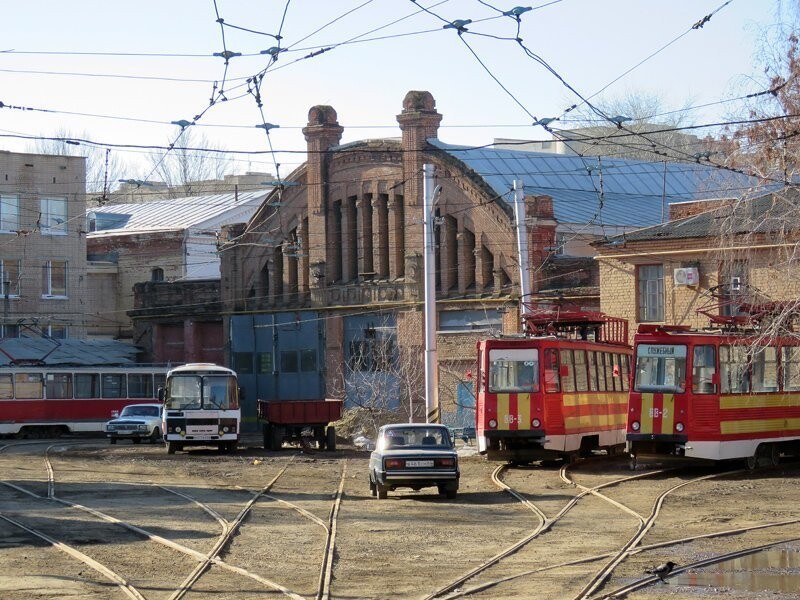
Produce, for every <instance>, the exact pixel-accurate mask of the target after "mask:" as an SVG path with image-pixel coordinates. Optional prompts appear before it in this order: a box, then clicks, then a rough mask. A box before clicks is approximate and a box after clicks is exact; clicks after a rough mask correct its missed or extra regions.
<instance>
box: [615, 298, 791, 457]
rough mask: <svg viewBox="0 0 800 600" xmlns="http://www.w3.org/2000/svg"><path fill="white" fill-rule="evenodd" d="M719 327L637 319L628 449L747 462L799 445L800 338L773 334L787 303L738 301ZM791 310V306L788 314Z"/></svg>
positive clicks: (717, 321)
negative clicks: (773, 323) (774, 319)
mask: <svg viewBox="0 0 800 600" xmlns="http://www.w3.org/2000/svg"><path fill="white" fill-rule="evenodd" d="M736 308H737V310H736V311H735V312H736V314H735V315H733V316H725V315H718V314H711V312H710V311H706V310H702V309H703V307H701V309H699V312H701V313H702V314H705V315H707V316H708V317H709V318H710V320H711V323H712V325H715V326H716V328H715V329H707V330H695V329H691V328H689V327H685V326H668V325H640V326H639V330H638V332H637V333H636V335H635V336H634V352H635V358H636V366H635V378H634V381H633V387H632V389H631V392H630V400H629V413H628V424H627V451H628V452H629V453H630V454H631V467H632V468H635V466H636V463H637V461H639V460H646V459H658V458H666V457H685V458H692V459H706V460H712V461H722V460H733V459H743V460H744V461H745V464H746V466H747V467H748V468H750V469H754V468H756V467H757V466H759V465H760V464H772V465H776V464H778V462H779V460H780V456H781V454H782V453H790V454H798V453H800V339H798V336H797V334H796V333H794V334H793V335H787V334H789V333H791V332H789V331H785V332H784V333H783V334H781V333H779V332H778V331H777V330H774V329H772V332H771V333H770V334H769V335H768V334H767V333H766V331H767V329H766V328H767V327H768V323H770V321H771V320H770V318H769V317H770V315H776V314H780V313H782V312H784V311H785V310H786V306H785V305H783V304H781V303H775V302H769V303H761V304H739V305H737V307H736ZM784 314H785V313H784Z"/></svg>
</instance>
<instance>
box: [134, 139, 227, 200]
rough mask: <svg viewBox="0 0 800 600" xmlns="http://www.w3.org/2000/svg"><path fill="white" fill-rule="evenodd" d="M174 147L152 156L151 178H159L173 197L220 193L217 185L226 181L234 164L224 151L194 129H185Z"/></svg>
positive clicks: (168, 194) (168, 193)
mask: <svg viewBox="0 0 800 600" xmlns="http://www.w3.org/2000/svg"><path fill="white" fill-rule="evenodd" d="M170 143H172V142H170ZM174 146H175V147H174V148H173V149H172V150H169V151H168V152H165V153H164V154H159V155H155V156H152V157H151V159H150V162H151V176H150V177H148V179H152V178H153V177H156V178H158V179H160V180H161V181H162V182H163V183H165V184H166V186H167V192H166V194H167V196H168V197H170V198H177V197H182V196H195V195H198V194H204V193H212V192H216V191H217V190H216V189H215V188H214V183H213V182H214V181H215V180H220V179H222V178H223V177H224V176H225V175H226V174H227V173H228V172H229V170H230V167H231V164H232V161H231V159H230V157H229V156H228V155H227V154H225V153H224V148H222V147H221V146H217V145H215V144H212V143H211V142H210V141H209V140H208V138H206V136H204V135H203V134H196V133H194V131H193V129H192V128H186V129H184V130H183V132H182V134H181V135H180V137H178V139H177V142H175V144H174Z"/></svg>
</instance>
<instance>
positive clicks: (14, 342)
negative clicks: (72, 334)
mask: <svg viewBox="0 0 800 600" xmlns="http://www.w3.org/2000/svg"><path fill="white" fill-rule="evenodd" d="M56 343H58V344H59V345H58V347H57V348H55V350H53V348H54V347H55V344H56ZM0 348H1V349H2V351H1V352H0V365H3V366H8V365H9V364H10V363H11V359H12V358H13V359H15V360H17V361H22V360H25V361H35V360H40V359H41V358H42V357H44V356H47V358H45V359H44V362H45V364H47V365H87V366H88V365H97V366H103V365H105V366H111V365H128V364H133V363H135V362H136V355H137V353H138V352H139V349H138V348H137V347H136V346H133V345H131V344H126V343H125V342H118V341H116V340H78V339H74V340H73V339H66V340H57V341H54V340H50V339H47V338H41V337H40V338H25V337H22V338H6V339H3V340H2V341H0ZM48 353H50V354H48Z"/></svg>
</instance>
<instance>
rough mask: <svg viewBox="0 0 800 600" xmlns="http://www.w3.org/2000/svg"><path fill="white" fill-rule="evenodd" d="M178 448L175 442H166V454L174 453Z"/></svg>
mask: <svg viewBox="0 0 800 600" xmlns="http://www.w3.org/2000/svg"><path fill="white" fill-rule="evenodd" d="M177 449H178V444H176V443H175V442H167V454H175V451H176V450H177Z"/></svg>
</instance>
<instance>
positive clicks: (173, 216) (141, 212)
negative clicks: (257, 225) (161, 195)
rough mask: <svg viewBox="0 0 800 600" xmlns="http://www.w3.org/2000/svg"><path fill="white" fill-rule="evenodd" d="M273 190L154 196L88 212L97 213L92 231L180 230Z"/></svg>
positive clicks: (252, 203) (258, 201)
mask: <svg viewBox="0 0 800 600" xmlns="http://www.w3.org/2000/svg"><path fill="white" fill-rule="evenodd" d="M271 190H272V188H269V189H263V190H259V191H254V192H239V193H238V194H213V195H208V196H190V197H188V198H175V199H170V200H167V199H164V200H152V201H149V202H144V203H140V204H107V205H105V206H101V207H98V208H93V209H91V210H89V211H87V213H95V215H97V220H96V223H97V230H96V231H95V232H92V233H101V234H102V232H104V231H115V232H126V233H134V232H139V231H142V232H144V231H180V230H183V229H188V228H190V227H192V226H194V225H198V224H200V223H203V222H205V221H208V220H209V219H213V218H215V217H218V216H220V215H223V214H224V213H225V212H226V211H229V210H230V209H233V208H239V207H246V206H252V208H253V209H255V208H257V207H258V206H259V205H260V204H261V202H262V201H263V200H264V198H266V197H267V195H268V194H269V192H270V191H271Z"/></svg>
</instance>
